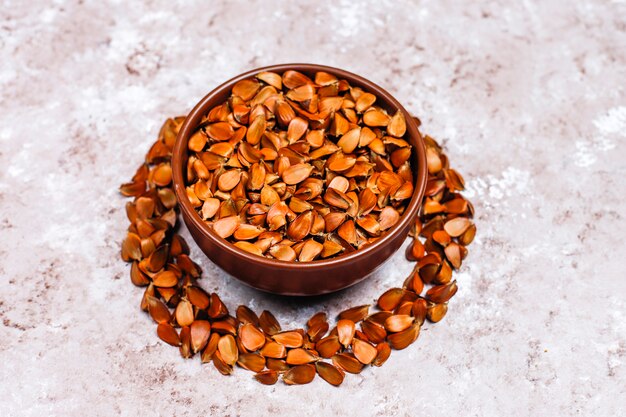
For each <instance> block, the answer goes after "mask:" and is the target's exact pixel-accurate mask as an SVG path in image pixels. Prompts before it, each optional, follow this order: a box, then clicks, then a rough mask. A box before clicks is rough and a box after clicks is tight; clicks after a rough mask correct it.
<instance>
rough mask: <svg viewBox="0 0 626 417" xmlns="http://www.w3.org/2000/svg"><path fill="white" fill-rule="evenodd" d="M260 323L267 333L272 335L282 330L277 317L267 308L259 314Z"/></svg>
mask: <svg viewBox="0 0 626 417" xmlns="http://www.w3.org/2000/svg"><path fill="white" fill-rule="evenodd" d="M259 325H260V326H261V329H262V330H263V332H265V334H268V335H270V336H272V335H274V334H276V333H278V332H280V324H279V323H278V320H276V317H274V315H273V314H272V313H270V312H269V311H267V310H264V311H263V312H262V313H261V315H260V316H259Z"/></svg>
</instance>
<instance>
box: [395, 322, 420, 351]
mask: <svg viewBox="0 0 626 417" xmlns="http://www.w3.org/2000/svg"><path fill="white" fill-rule="evenodd" d="M419 331H420V326H419V324H417V323H414V324H412V325H411V326H410V327H409V328H408V329H406V330H403V331H401V332H398V333H393V334H390V335H389V336H387V342H389V344H390V345H391V347H392V348H394V349H397V350H401V349H404V348H406V347H407V346H409V345H410V344H411V343H413V342H415V339H417V336H419Z"/></svg>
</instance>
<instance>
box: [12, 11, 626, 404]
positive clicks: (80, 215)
mask: <svg viewBox="0 0 626 417" xmlns="http://www.w3.org/2000/svg"><path fill="white" fill-rule="evenodd" d="M479 3H480V4H479ZM625 19H626V3H625V2H624V1H623V0H621V1H618V0H614V1H609V0H606V1H602V0H598V1H590V0H588V1H585V0H572V1H567V2H566V1H530V0H528V1H520V2H506V1H502V0H494V1H489V2H470V1H467V2H460V1H453V0H439V1H434V0H433V1H416V2H400V1H380V0H376V1H367V2H366V1H362V2H354V1H344V0H338V1H334V2H328V3H327V2H283V1H264V2H249V1H247V2H226V1H214V2H193V3H192V2H177V3H175V4H174V2H156V1H151V2H145V3H140V2H124V1H111V2H95V1H93V2H91V1H88V2H73V1H60V0H59V1H33V2H22V1H12V0H3V1H2V7H1V8H0V91H1V94H0V145H1V146H0V166H1V167H2V168H1V169H0V234H1V239H0V280H1V287H0V288H1V289H0V318H1V320H0V362H1V363H2V366H0V398H2V401H0V415H2V416H84V415H94V416H96V415H97V416H109V415H125V416H135V415H142V416H157V415H163V416H174V415H175V416H196V415H203V416H204V415H216V416H217V415H220V416H221V415H224V416H260V415H272V416H278V415H362V416H370V415H371V416H415V415H429V416H450V415H467V416H501V415H514V416H524V415H533V416H537V415H554V416H556V415H558V416H568V415H584V416H616V415H624V414H626V405H625V404H626V401H624V398H625V397H626V308H625V307H626V281H625V280H624V272H625V270H626V268H625V267H624V262H625V260H624V254H625V253H626V243H624V242H625V241H624V234H625V233H626V226H625V223H624V206H625V205H626V186H625V180H624V178H625V176H626V163H625V162H624V158H625V156H626V137H625V132H626V98H625V97H626V95H625V91H624V81H625V80H626V70H625V68H626V33H625V31H626V24H625ZM298 61H300V62H315V63H323V64H328V65H333V66H337V67H341V68H345V69H347V70H350V71H353V72H356V73H359V74H361V75H363V76H365V77H368V78H370V79H372V80H373V81H374V82H376V83H379V84H380V85H382V86H383V87H385V88H387V89H388V90H389V91H391V92H392V93H393V94H395V95H396V97H397V98H398V99H399V100H400V101H401V102H403V103H404V104H405V106H406V107H407V108H408V109H409V110H410V111H412V112H414V113H415V114H417V115H419V117H421V119H422V121H423V128H424V130H425V131H426V132H428V133H430V134H432V135H433V136H434V137H436V138H438V139H439V140H441V141H442V142H443V143H444V145H445V147H446V150H447V152H448V153H449V156H450V159H451V161H452V164H453V166H454V167H456V168H457V169H458V170H459V171H460V172H462V173H463V174H464V175H465V177H466V179H467V183H468V191H467V196H469V197H470V198H471V199H472V200H473V201H474V204H475V206H476V213H477V218H476V222H477V225H478V230H479V234H478V237H477V239H476V241H475V243H474V244H473V246H472V247H471V248H470V256H469V259H468V260H467V262H466V264H465V265H464V266H463V269H462V271H461V272H460V273H459V274H458V280H459V283H460V290H459V293H458V295H457V297H455V299H454V300H453V301H452V302H451V304H450V312H449V314H448V316H447V317H446V319H445V320H444V321H443V322H441V323H439V324H438V325H435V326H427V327H426V328H425V329H424V331H423V332H422V334H421V336H420V338H419V340H418V342H417V343H416V344H415V345H414V346H412V347H411V348H409V349H406V350H404V351H402V352H396V353H394V354H393V355H392V357H391V358H390V360H389V361H388V362H387V364H386V365H385V366H384V367H382V368H380V369H378V368H376V369H367V370H365V371H364V372H363V373H362V374H361V375H358V376H349V377H348V378H346V381H345V383H344V385H343V386H342V387H341V388H340V389H336V388H333V387H331V386H329V385H327V384H326V383H324V382H323V381H321V380H317V381H315V382H314V383H313V384H311V385H308V386H301V387H287V386H285V385H283V384H277V385H275V386H273V387H264V386H261V385H259V384H257V383H256V382H255V381H253V380H252V377H251V374H250V373H248V372H245V371H238V372H236V373H235V375H234V376H232V377H229V378H225V377H222V376H220V375H218V373H217V372H216V370H215V369H214V368H213V366H212V365H209V366H207V365H204V366H203V365H201V364H200V363H199V360H197V359H196V360H190V361H185V360H182V359H181V358H180V357H179V356H178V353H177V352H176V350H174V349H172V348H170V347H169V346H165V345H164V344H163V343H161V342H160V341H159V340H158V339H157V337H156V334H155V327H154V325H153V324H152V322H151V320H150V318H149V317H148V316H147V315H145V314H144V313H142V312H141V311H139V308H138V303H139V299H140V295H141V289H138V288H135V287H133V286H132V285H131V283H130V281H129V279H128V265H126V264H124V263H123V262H121V261H120V259H119V242H120V241H121V239H122V238H123V236H124V230H125V227H126V225H127V221H126V218H125V214H124V210H123V206H124V203H125V200H124V199H123V198H122V197H121V196H120V195H118V192H117V186H118V185H119V184H120V183H121V182H123V181H126V180H127V179H128V178H130V176H131V175H132V174H133V172H134V169H135V167H136V166H137V164H138V163H139V162H140V161H141V159H142V156H143V155H144V153H145V152H146V150H147V149H148V147H149V145H150V144H151V143H152V142H153V140H154V139H155V136H156V133H157V131H158V128H159V126H160V124H161V123H162V121H163V120H164V119H165V118H166V117H168V116H172V115H177V114H184V113H185V112H186V111H188V110H189V109H190V108H191V106H192V105H193V104H194V103H195V102H196V101H197V100H198V99H199V98H200V97H202V96H203V95H204V94H205V93H207V92H208V91H209V90H211V89H212V88H213V87H215V86H216V85H218V84H219V83H220V82H222V81H224V80H226V79H228V78H230V77H231V76H234V75H236V74H238V73H240V72H243V71H246V70H249V69H251V68H255V67H258V66H262V65H267V64H273V63H285V62H298ZM192 246H193V245H192ZM192 251H193V254H194V255H196V259H199V260H200V262H201V264H202V267H203V268H204V270H205V278H204V279H203V280H202V285H203V286H204V287H205V288H206V289H209V290H219V292H220V294H222V295H223V296H224V299H225V301H226V302H227V303H228V305H229V306H231V307H233V308H234V306H236V305H238V304H240V303H247V304H248V305H250V306H251V307H253V308H255V309H256V310H258V311H260V310H262V309H271V310H272V311H274V312H276V313H277V316H278V317H279V319H280V320H281V322H282V323H283V325H284V326H290V325H297V324H300V323H303V321H304V320H305V319H306V318H307V317H308V316H309V315H310V314H311V313H313V312H314V311H317V310H320V309H323V310H326V311H328V312H329V313H330V314H333V315H334V314H336V313H337V312H338V311H339V310H341V309H342V308H344V307H345V306H347V305H356V304H362V303H368V302H371V301H373V300H374V298H375V297H376V296H377V295H378V294H380V293H381V291H382V290H383V289H385V288H388V287H390V286H394V285H398V284H399V283H401V282H402V280H403V279H404V277H405V276H406V274H407V273H408V272H409V270H410V269H411V265H410V264H409V263H407V262H406V261H405V260H404V259H403V256H402V255H401V254H400V253H399V254H397V256H395V257H394V258H393V259H392V260H391V261H390V262H389V263H388V264H387V265H386V267H385V268H384V269H383V270H381V271H380V272H379V273H378V274H376V276H374V277H373V278H371V279H369V280H368V281H366V282H364V283H362V284H360V285H358V286H356V287H354V288H351V289H349V290H346V291H343V292H341V293H338V294H334V295H331V296H327V297H323V298H315V299H309V300H294V299H283V298H279V297H273V296H268V295H265V294H261V293H259V292H257V291H254V290H252V289H249V288H247V287H245V286H243V285H241V284H239V283H238V282H236V281H234V280H233V279H231V278H229V277H228V276H226V275H225V274H224V273H222V272H220V271H219V270H218V269H217V268H216V267H215V266H214V265H212V264H211V263H210V262H209V261H208V260H206V259H204V258H202V257H201V256H200V254H199V251H198V250H197V248H195V247H192Z"/></svg>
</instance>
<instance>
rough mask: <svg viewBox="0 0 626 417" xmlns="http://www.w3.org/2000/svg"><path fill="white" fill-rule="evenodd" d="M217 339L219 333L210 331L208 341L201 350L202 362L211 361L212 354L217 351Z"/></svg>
mask: <svg viewBox="0 0 626 417" xmlns="http://www.w3.org/2000/svg"><path fill="white" fill-rule="evenodd" d="M219 341H220V335H219V334H217V333H211V336H209V341H208V342H207V345H206V347H205V348H204V350H203V351H202V363H208V362H211V359H213V355H214V354H215V352H216V351H217V344H218V342H219Z"/></svg>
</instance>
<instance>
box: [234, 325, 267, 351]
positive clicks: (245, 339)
mask: <svg viewBox="0 0 626 417" xmlns="http://www.w3.org/2000/svg"><path fill="white" fill-rule="evenodd" d="M239 337H240V338H241V343H242V344H243V345H244V347H245V348H246V349H248V350H249V351H252V352H254V351H256V350H258V349H261V348H262V347H263V345H264V344H265V335H264V334H263V333H262V332H261V331H260V330H259V329H257V328H256V327H255V326H254V325H253V324H250V323H246V324H244V325H243V326H241V329H240V330H239Z"/></svg>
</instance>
